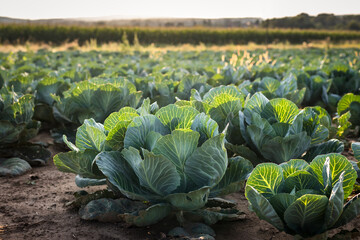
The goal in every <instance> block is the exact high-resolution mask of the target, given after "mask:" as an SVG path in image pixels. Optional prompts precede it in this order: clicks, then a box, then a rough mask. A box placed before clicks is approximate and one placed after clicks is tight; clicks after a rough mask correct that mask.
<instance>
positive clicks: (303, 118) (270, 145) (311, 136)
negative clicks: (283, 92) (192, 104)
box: [239, 93, 343, 163]
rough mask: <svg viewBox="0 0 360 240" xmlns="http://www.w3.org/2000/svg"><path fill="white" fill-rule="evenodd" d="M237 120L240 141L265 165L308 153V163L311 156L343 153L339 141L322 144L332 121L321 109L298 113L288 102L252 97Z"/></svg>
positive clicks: (306, 157)
mask: <svg viewBox="0 0 360 240" xmlns="http://www.w3.org/2000/svg"><path fill="white" fill-rule="evenodd" d="M239 119H240V124H239V125H240V130H241V134H242V137H243V138H244V139H245V141H246V143H247V144H248V146H249V147H250V148H251V149H252V150H253V151H254V152H256V153H257V155H258V156H261V157H262V158H263V159H265V160H264V161H273V162H276V163H283V162H286V161H288V160H290V159H293V158H300V157H302V155H303V154H304V153H305V152H306V151H308V150H309V151H308V154H307V155H305V156H304V158H305V159H306V160H307V161H311V159H312V158H313V157H314V155H319V154H325V153H330V152H342V151H343V144H342V143H341V142H340V141H338V140H329V141H327V142H325V140H326V139H327V138H328V136H329V127H330V125H331V118H330V116H329V114H328V113H327V112H326V110H324V109H323V108H321V107H307V108H305V109H303V110H300V109H299V108H298V107H297V106H296V105H295V103H293V102H291V101H290V100H287V99H284V98H275V99H272V100H268V99H267V98H266V97H265V96H264V95H263V94H262V93H255V94H254V95H253V96H252V97H251V98H249V99H247V100H246V101H245V105H244V110H243V111H240V112H239ZM315 153H316V154H315Z"/></svg>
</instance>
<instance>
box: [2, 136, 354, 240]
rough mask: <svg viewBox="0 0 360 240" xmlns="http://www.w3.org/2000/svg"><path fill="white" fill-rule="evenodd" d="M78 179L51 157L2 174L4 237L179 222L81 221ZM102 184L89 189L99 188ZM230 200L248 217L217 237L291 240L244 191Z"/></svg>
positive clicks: (87, 233)
mask: <svg viewBox="0 0 360 240" xmlns="http://www.w3.org/2000/svg"><path fill="white" fill-rule="evenodd" d="M39 137H40V138H41V140H42V141H44V140H45V141H47V142H49V143H51V142H52V139H51V138H49V137H48V135H44V134H42V135H40V136H39ZM49 149H50V150H51V151H52V153H53V154H55V153H57V152H59V151H61V150H60V149H57V148H55V147H54V146H50V148H49ZM74 177H75V176H74V175H73V174H66V173H62V172H60V171H58V170H57V169H56V167H55V166H54V164H53V162H52V161H50V162H49V163H48V164H47V165H46V166H43V167H37V168H33V169H32V170H30V171H29V172H27V173H26V174H24V175H22V176H18V177H13V178H5V177H3V178H0V186H1V194H0V240H2V239H4V240H5V239H6V240H7V239H11V240H14V239H16V240H17V239H26V240H38V239H102V240H107V239H108V240H112V239H122V240H126V239H135V240H140V239H165V238H166V235H165V233H167V232H168V231H169V230H170V229H172V228H173V227H175V226H176V222H175V221H173V220H169V219H167V220H164V221H162V222H161V223H158V224H155V225H152V226H150V227H146V228H137V227H129V226H127V225H126V224H124V223H101V222H91V221H84V220H81V219H80V218H79V216H78V214H77V211H76V210H74V209H68V208H67V207H65V206H64V204H65V203H66V202H69V201H71V200H73V199H74V197H73V193H74V192H76V191H78V190H79V188H78V187H77V186H76V185H75V182H74ZM101 188H102V187H91V188H87V189H85V190H86V191H88V192H94V191H96V190H99V189H101ZM227 199H230V200H234V201H236V202H237V203H238V204H237V206H238V209H239V210H241V211H243V212H245V214H246V219H245V220H241V221H237V222H223V223H218V224H216V225H214V226H212V227H213V229H214V230H215V232H216V234H217V236H216V239H245V240H248V239H249V240H252V239H277V240H285V239H292V237H291V236H290V235H287V234H285V233H282V232H279V231H278V230H277V229H275V228H274V227H272V226H271V225H270V224H268V223H267V222H265V221H262V220H259V219H258V217H257V216H256V215H255V214H254V213H252V212H250V211H249V210H248V203H247V200H246V198H245V197H244V194H243V193H235V194H232V195H229V196H227ZM354 229H355V231H356V230H357V231H360V216H359V217H357V218H356V219H354V220H353V221H352V222H350V223H349V224H347V225H346V226H344V227H342V228H341V229H337V230H333V231H330V232H329V236H332V235H334V234H335V233H338V232H339V231H340V230H348V231H352V230H354ZM352 239H360V234H358V233H356V234H353V237H352Z"/></svg>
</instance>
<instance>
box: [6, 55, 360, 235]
mask: <svg viewBox="0 0 360 240" xmlns="http://www.w3.org/2000/svg"><path fill="white" fill-rule="evenodd" d="M359 161H360V50H359V49H350V48H347V49H315V48H313V49H311V48H306V49H305V48H304V49H287V50H281V49H269V50H261V49H259V50H251V51H246V50H241V51H240V50H237V51H230V50H229V51H220V50H219V51H216V50H205V51H166V50H165V51H137V50H131V51H124V52H121V51H116V52H110V51H95V50H93V51H79V50H67V51H49V50H46V49H41V50H39V51H37V52H32V51H26V52H20V51H19V52H11V53H0V176H2V177H1V178H0V181H1V182H0V184H1V186H3V189H2V193H1V196H0V197H1V198H0V202H1V203H2V204H0V212H3V213H4V217H1V218H0V239H2V237H3V238H4V239H215V238H216V239H272V238H277V239H291V238H292V236H294V237H295V239H307V238H313V237H314V238H315V239H327V238H328V237H329V238H331V239H352V238H353V239H360V163H359ZM85 220H86V221H85Z"/></svg>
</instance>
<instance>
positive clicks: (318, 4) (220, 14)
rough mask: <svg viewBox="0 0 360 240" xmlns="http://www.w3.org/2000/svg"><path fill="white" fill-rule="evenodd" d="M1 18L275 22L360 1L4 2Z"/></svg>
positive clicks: (344, 10)
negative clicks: (244, 19) (247, 19)
mask: <svg viewBox="0 0 360 240" xmlns="http://www.w3.org/2000/svg"><path fill="white" fill-rule="evenodd" d="M0 6H1V7H0V16H6V17H13V18H23V19H44V18H94V17H107V16H110V17H117V18H151V17H159V18H171V17H172V18H224V17H227V18H238V17H261V18H274V17H284V16H295V15H297V14H299V13H302V12H306V13H308V14H310V15H317V14H319V13H334V14H337V15H343V14H360V0H340V1H339V0H301V1H300V0H218V1H212V0H0Z"/></svg>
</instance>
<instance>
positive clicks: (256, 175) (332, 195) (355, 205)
mask: <svg viewBox="0 0 360 240" xmlns="http://www.w3.org/2000/svg"><path fill="white" fill-rule="evenodd" d="M356 177H357V174H356V171H355V170H354V168H353V167H352V164H351V163H350V162H349V161H348V160H347V159H346V157H344V156H342V155H340V154H337V153H332V154H326V155H319V156H317V157H316V158H314V160H313V161H312V162H311V163H310V164H308V163H307V162H306V161H304V160H301V159H293V160H290V161H289V162H286V163H282V164H280V165H276V164H274V163H262V164H260V165H258V166H257V167H256V168H255V169H254V170H253V172H252V173H251V175H250V177H249V179H248V181H247V183H246V189H245V196H246V198H247V199H248V201H249V203H250V209H251V210H252V211H254V212H255V213H256V214H257V216H258V217H259V218H261V219H263V220H265V221H267V222H269V223H270V224H272V225H273V226H275V227H276V228H277V229H279V230H280V231H285V232H286V233H288V234H291V235H300V236H301V237H304V238H306V237H312V236H315V235H318V234H322V233H324V232H326V231H327V230H330V229H333V228H337V227H340V226H342V225H344V224H346V223H348V222H350V221H351V220H352V219H354V218H355V217H356V216H357V215H359V214H360V194H357V195H355V196H351V194H352V191H353V187H354V183H355V181H356ZM349 196H351V197H350V199H349Z"/></svg>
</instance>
